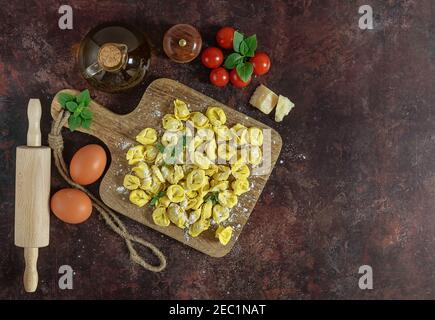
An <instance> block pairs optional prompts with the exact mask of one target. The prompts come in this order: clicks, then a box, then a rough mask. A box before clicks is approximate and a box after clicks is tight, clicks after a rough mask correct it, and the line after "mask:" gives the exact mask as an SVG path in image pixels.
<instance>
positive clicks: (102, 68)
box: [78, 23, 151, 92]
mask: <svg viewBox="0 0 435 320" xmlns="http://www.w3.org/2000/svg"><path fill="white" fill-rule="evenodd" d="M150 62H151V47H150V45H149V42H148V40H147V38H146V36H145V35H144V34H143V33H141V32H140V31H138V30H136V29H135V28H133V27H131V26H129V25H126V24H122V23H106V24H102V25H99V26H97V27H96V28H94V29H92V30H91V31H90V32H89V33H88V34H87V35H86V36H85V38H84V39H83V40H82V42H81V44H80V49H79V52H78V64H79V68H80V72H81V74H82V75H83V77H84V78H85V79H86V80H87V81H88V82H89V84H90V85H91V86H93V87H94V88H96V89H98V90H102V91H105V92H119V91H123V90H127V89H130V88H132V87H134V86H136V85H138V84H139V83H140V82H141V81H142V80H143V78H144V76H145V75H146V73H147V71H148V68H149V66H150Z"/></svg>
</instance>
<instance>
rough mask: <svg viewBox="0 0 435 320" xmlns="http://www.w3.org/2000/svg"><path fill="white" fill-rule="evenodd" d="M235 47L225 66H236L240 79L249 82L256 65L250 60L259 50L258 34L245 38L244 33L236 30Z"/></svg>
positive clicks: (228, 67)
mask: <svg viewBox="0 0 435 320" xmlns="http://www.w3.org/2000/svg"><path fill="white" fill-rule="evenodd" d="M233 49H234V51H235V52H234V53H231V54H230V55H228V57H227V58H226V59H225V62H224V66H225V68H227V69H234V68H236V71H237V74H238V75H239V77H240V79H242V81H244V82H247V81H249V78H250V77H251V76H252V73H253V71H254V66H253V65H252V63H251V62H249V61H248V60H249V58H250V57H253V56H254V55H255V50H257V36H256V35H255V34H254V35H252V36H250V37H247V38H245V36H244V35H243V33H240V32H238V31H236V32H234V38H233Z"/></svg>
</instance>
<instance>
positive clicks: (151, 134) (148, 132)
mask: <svg viewBox="0 0 435 320" xmlns="http://www.w3.org/2000/svg"><path fill="white" fill-rule="evenodd" d="M136 141H137V142H139V143H142V144H143V145H147V144H153V143H154V142H156V141H157V131H156V129H153V128H145V129H143V130H142V131H141V132H140V133H139V134H138V135H137V136H136Z"/></svg>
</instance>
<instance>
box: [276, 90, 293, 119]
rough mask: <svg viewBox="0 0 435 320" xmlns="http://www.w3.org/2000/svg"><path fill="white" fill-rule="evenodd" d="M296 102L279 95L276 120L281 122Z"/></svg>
mask: <svg viewBox="0 0 435 320" xmlns="http://www.w3.org/2000/svg"><path fill="white" fill-rule="evenodd" d="M294 106H295V104H294V103H293V102H291V101H290V100H289V98H287V97H284V96H282V95H279V98H278V104H277V106H276V111H275V121H276V122H281V121H282V119H283V118H284V117H285V116H286V115H288V114H289V113H290V111H291V110H292V109H293V108H294Z"/></svg>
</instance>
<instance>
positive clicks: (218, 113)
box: [205, 107, 227, 127]
mask: <svg viewBox="0 0 435 320" xmlns="http://www.w3.org/2000/svg"><path fill="white" fill-rule="evenodd" d="M205 114H206V116H207V118H208V119H209V120H210V122H211V124H212V125H213V126H215V127H220V126H221V125H223V124H225V122H227V116H226V115H225V112H224V110H222V108H219V107H208V109H207V111H206V113H205Z"/></svg>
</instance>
